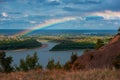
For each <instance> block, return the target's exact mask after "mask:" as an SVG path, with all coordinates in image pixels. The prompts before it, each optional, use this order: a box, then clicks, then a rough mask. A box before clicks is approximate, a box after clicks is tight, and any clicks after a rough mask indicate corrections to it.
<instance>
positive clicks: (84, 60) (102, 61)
mask: <svg viewBox="0 0 120 80" xmlns="http://www.w3.org/2000/svg"><path fill="white" fill-rule="evenodd" d="M119 54H120V34H119V33H118V34H117V35H116V36H115V37H114V38H113V39H112V40H111V41H110V42H109V43H108V44H107V45H105V46H103V47H101V48H100V49H98V50H93V51H90V52H86V53H84V54H83V55H82V56H80V57H79V58H78V59H77V60H76V61H75V63H74V65H73V69H93V68H113V61H114V60H115V58H116V56H118V55H119Z"/></svg>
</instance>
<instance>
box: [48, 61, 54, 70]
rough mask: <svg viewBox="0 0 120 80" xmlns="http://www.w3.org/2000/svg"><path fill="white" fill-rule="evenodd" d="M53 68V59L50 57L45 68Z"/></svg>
mask: <svg viewBox="0 0 120 80" xmlns="http://www.w3.org/2000/svg"><path fill="white" fill-rule="evenodd" d="M54 68H55V63H54V59H51V60H49V61H48V64H47V69H49V70H52V69H54Z"/></svg>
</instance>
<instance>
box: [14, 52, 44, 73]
mask: <svg viewBox="0 0 120 80" xmlns="http://www.w3.org/2000/svg"><path fill="white" fill-rule="evenodd" d="M16 68H17V69H18V70H19V69H20V70H23V71H28V70H31V69H35V68H42V66H41V65H40V64H39V63H38V56H37V53H34V55H33V56H30V55H27V56H26V59H25V60H23V59H21V60H20V66H19V68H18V67H16Z"/></svg>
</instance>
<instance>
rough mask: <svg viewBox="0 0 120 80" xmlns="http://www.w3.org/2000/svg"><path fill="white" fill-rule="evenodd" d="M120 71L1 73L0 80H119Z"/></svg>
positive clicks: (37, 70)
mask: <svg viewBox="0 0 120 80" xmlns="http://www.w3.org/2000/svg"><path fill="white" fill-rule="evenodd" d="M119 79H120V70H114V69H113V70H110V69H93V70H84V71H83V70H81V71H64V70H52V71H49V70H44V71H43V70H39V69H36V70H31V71H29V72H12V73H8V74H6V73H0V80H119Z"/></svg>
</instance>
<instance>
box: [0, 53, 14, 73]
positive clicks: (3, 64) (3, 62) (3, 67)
mask: <svg viewBox="0 0 120 80" xmlns="http://www.w3.org/2000/svg"><path fill="white" fill-rule="evenodd" d="M11 63H12V57H10V56H9V57H6V53H5V52H4V51H1V52H0V71H1V72H6V73H7V72H11V71H13V67H12V66H11Z"/></svg>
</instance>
